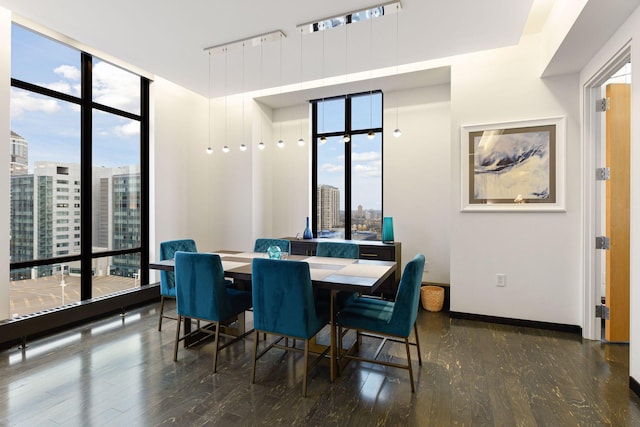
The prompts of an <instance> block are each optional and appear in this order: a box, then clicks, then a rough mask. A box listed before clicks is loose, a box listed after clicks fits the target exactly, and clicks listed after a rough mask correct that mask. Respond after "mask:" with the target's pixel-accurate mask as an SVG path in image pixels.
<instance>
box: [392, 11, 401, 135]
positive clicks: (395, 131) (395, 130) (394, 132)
mask: <svg viewBox="0 0 640 427" xmlns="http://www.w3.org/2000/svg"><path fill="white" fill-rule="evenodd" d="M399 14H400V3H397V4H396V77H397V76H398V28H399V25H398V15H399ZM398 102H399V100H398V98H397V95H396V128H395V129H394V130H393V136H394V137H396V138H400V136H402V131H401V130H400V127H399V126H398Z"/></svg>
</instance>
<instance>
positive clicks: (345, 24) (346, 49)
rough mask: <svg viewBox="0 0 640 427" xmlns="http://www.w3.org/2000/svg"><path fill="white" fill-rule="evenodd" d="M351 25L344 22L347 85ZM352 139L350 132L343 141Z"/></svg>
mask: <svg viewBox="0 0 640 427" xmlns="http://www.w3.org/2000/svg"><path fill="white" fill-rule="evenodd" d="M348 29H349V26H348V25H347V23H346V21H345V23H344V83H345V85H346V83H347V74H349V38H348V35H349V34H348V33H347V31H348ZM349 141H351V135H349V134H348V133H345V134H344V136H343V137H342V142H344V143H347V142H349Z"/></svg>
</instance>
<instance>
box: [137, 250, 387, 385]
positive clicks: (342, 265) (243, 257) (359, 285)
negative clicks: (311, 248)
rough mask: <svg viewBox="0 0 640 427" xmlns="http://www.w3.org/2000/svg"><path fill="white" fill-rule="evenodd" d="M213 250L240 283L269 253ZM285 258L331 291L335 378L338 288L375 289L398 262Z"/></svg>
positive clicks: (169, 267)
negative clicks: (304, 268)
mask: <svg viewBox="0 0 640 427" xmlns="http://www.w3.org/2000/svg"><path fill="white" fill-rule="evenodd" d="M210 253H215V254H218V255H220V260H221V261H222V268H223V269H224V275H225V277H227V278H232V279H234V280H236V281H239V283H250V282H251V271H252V262H253V259H254V258H257V257H260V258H265V257H267V254H266V253H263V252H240V251H230V250H220V251H215V252H210ZM283 258H284V259H289V260H296V261H303V262H306V263H308V264H309V273H310V275H311V283H312V285H313V287H314V288H316V289H328V290H329V291H330V295H331V299H330V318H331V326H330V360H331V362H330V363H331V380H332V381H333V380H335V378H336V377H337V375H338V354H337V328H336V324H335V316H336V314H337V313H336V304H335V301H336V295H337V294H338V293H339V292H357V293H359V294H364V295H369V294H373V293H375V292H376V289H377V288H378V287H379V286H380V285H381V284H382V283H383V282H384V281H385V280H386V279H387V278H388V277H389V276H390V275H391V274H393V272H395V271H396V268H397V266H396V263H395V262H394V261H378V260H364V259H351V258H333V257H318V256H304V255H287V254H284V256H283ZM149 268H150V269H154V270H165V271H173V270H174V261H173V259H168V260H163V261H153V262H150V263H149ZM187 324H189V325H190V322H185V327H186V325H187Z"/></svg>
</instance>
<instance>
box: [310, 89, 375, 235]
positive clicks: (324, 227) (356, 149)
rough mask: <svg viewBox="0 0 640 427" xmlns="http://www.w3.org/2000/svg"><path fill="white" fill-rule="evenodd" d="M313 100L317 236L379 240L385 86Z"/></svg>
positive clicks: (315, 223) (313, 183) (314, 202)
mask: <svg viewBox="0 0 640 427" xmlns="http://www.w3.org/2000/svg"><path fill="white" fill-rule="evenodd" d="M312 105H313V108H312V116H313V117H312V121H313V177H312V186H313V188H314V189H315V190H314V191H312V207H313V212H314V213H315V215H314V219H313V231H314V236H316V237H325V238H339V239H354V240H380V238H381V230H382V92H380V91H372V92H366V93H359V94H354V95H348V96H341V97H335V98H327V99H321V100H316V101H313V103H312Z"/></svg>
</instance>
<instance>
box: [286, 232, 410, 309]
mask: <svg viewBox="0 0 640 427" xmlns="http://www.w3.org/2000/svg"><path fill="white" fill-rule="evenodd" d="M283 239H286V240H289V241H290V242H291V255H305V256H315V254H316V246H317V245H318V242H322V241H332V242H346V243H356V244H357V245H358V246H359V248H360V256H359V258H360V259H372V260H378V261H395V262H396V265H397V266H398V267H397V269H396V271H395V272H394V273H393V274H392V275H391V277H389V278H388V279H387V280H385V282H384V283H382V285H380V287H379V288H378V289H379V293H380V294H381V295H382V296H383V297H384V298H388V299H394V298H395V296H396V291H397V290H398V282H399V281H400V274H402V243H401V242H394V243H382V242H380V241H375V240H339V239H296V238H295V237H283Z"/></svg>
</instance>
